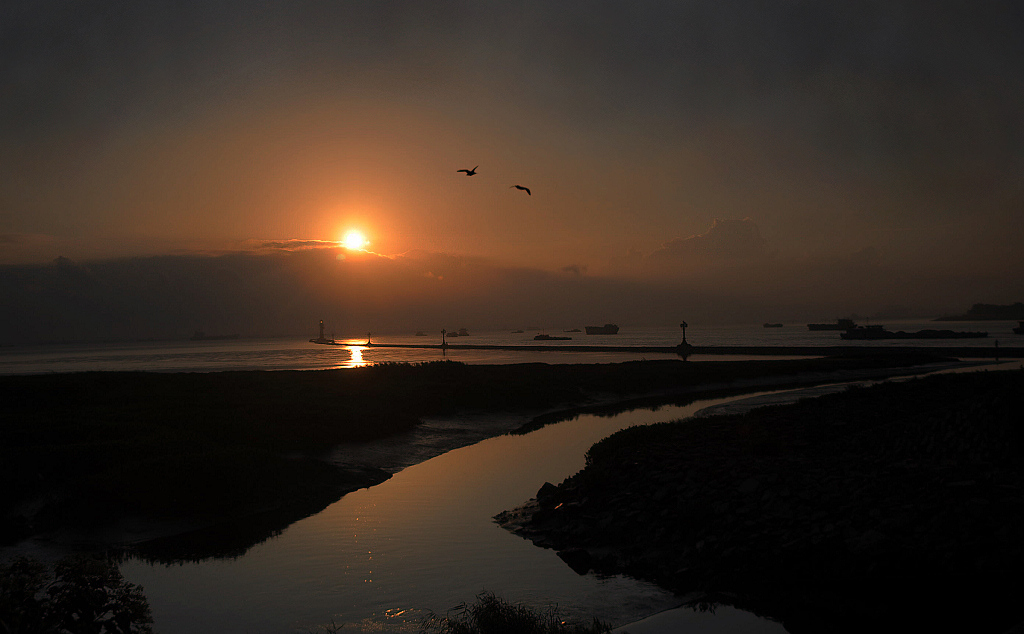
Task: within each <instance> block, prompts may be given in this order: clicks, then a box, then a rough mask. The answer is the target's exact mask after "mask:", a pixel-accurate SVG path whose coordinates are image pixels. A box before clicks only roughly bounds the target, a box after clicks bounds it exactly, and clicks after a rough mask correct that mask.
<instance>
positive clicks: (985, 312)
mask: <svg viewBox="0 0 1024 634" xmlns="http://www.w3.org/2000/svg"><path fill="white" fill-rule="evenodd" d="M1004 319H1007V320H1020V319H1024V304H1022V303H1021V302H1017V303H1015V304H975V305H973V306H971V309H970V310H968V311H967V312H966V313H964V314H963V315H945V316H943V317H938V318H936V319H935V320H934V321H1002V320H1004Z"/></svg>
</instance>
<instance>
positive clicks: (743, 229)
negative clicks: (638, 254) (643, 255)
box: [647, 218, 768, 275]
mask: <svg viewBox="0 0 1024 634" xmlns="http://www.w3.org/2000/svg"><path fill="white" fill-rule="evenodd" d="M767 253H768V247H767V243H766V241H765V239H764V238H763V237H761V231H760V229H759V228H758V226H757V225H756V224H755V223H754V221H753V220H751V219H750V218H744V219H743V220H722V219H718V218H716V219H715V220H714V221H713V222H712V224H711V228H710V229H708V230H707V231H706V232H705V233H702V234H699V235H692V236H689V237H687V238H673V239H672V240H669V241H668V242H666V243H665V244H663V245H662V246H661V248H659V249H658V250H656V251H654V252H653V253H651V254H650V255H649V256H648V258H647V259H648V262H649V263H650V264H651V265H652V266H653V267H655V268H656V269H657V270H658V271H661V272H663V273H676V274H679V275H686V274H688V273H692V272H693V269H700V270H703V269H706V268H708V267H711V266H715V265H718V264H722V263H735V262H749V261H751V260H757V259H760V258H763V257H764V256H766V255H767Z"/></svg>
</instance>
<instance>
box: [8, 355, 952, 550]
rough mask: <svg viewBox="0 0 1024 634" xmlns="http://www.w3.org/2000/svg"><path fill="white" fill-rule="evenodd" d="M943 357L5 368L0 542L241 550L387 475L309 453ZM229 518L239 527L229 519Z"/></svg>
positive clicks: (902, 368) (885, 369)
mask: <svg viewBox="0 0 1024 634" xmlns="http://www.w3.org/2000/svg"><path fill="white" fill-rule="evenodd" d="M938 360H939V359H938V358H936V357H932V356H893V355H885V356H882V357H869V358H839V359H802V360H777V361H768V360H766V361H742V362H715V363H706V364H703V363H695V362H683V361H638V362H628V363H621V364H586V365H582V364H581V365H548V364H520V365H510V366H467V365H464V364H461V363H452V362H435V363H427V364H420V365H404V364H385V365H380V366H371V367H368V368H361V369H347V370H335V371H330V370H328V371H306V372H294V371H281V372H220V373H207V374H203V373H191V374H165V373H142V372H129V373H122V372H111V373H99V372H95V373H79V374H67V375H42V376H21V377H0V419H2V420H4V421H5V424H4V425H3V427H2V428H0V471H2V474H0V475H2V476H3V478H2V481H3V482H5V483H6V485H5V491H4V500H5V502H4V504H3V508H2V509H0V511H2V516H0V519H2V523H0V528H2V531H0V538H2V539H0V543H6V544H12V543H14V542H16V541H18V540H20V539H23V538H26V537H30V536H33V535H37V536H38V535H41V534H51V535H53V534H54V531H61V532H63V533H67V531H68V530H72V531H73V532H75V533H78V534H80V535H86V536H90V537H89V539H92V540H93V541H94V542H95V543H96V544H98V545H101V546H102V544H104V543H111V542H113V543H116V542H118V541H122V542H123V541H128V542H131V541H136V540H137V539H138V538H139V536H140V535H142V536H145V535H147V534H150V535H151V533H152V531H147V530H143V531H141V532H139V531H136V533H137V534H132V533H131V532H125V530H123V529H122V528H121V527H122V526H123V525H126V524H135V525H142V526H144V527H145V526H147V522H148V523H149V525H151V526H153V527H156V528H157V529H159V527H161V526H164V527H167V526H172V527H177V528H175V529H174V532H177V533H181V532H182V531H183V530H186V529H187V528H188V527H217V526H220V527H221V528H225V527H226V529H225V530H221V531H220V533H221V534H225V535H228V536H229V537H230V536H231V535H232V534H236V535H237V536H238V537H239V539H237V540H235V542H234V543H231V544H228V543H226V542H224V541H223V540H209V542H208V543H207V542H206V541H205V538H201V537H196V539H192V540H190V541H191V543H190V544H189V545H188V546H187V547H185V548H184V550H183V552H181V553H179V554H176V553H174V552H173V551H174V548H170V547H169V548H162V549H159V550H160V553H159V554H156V555H155V556H156V557H158V558H160V559H164V558H171V559H173V558H174V557H176V556H182V557H185V558H197V557H206V556H234V555H237V554H239V553H240V552H244V550H245V549H247V548H248V547H251V546H252V545H254V544H255V543H259V541H262V540H263V539H266V538H267V537H269V536H271V535H273V534H274V533H275V532H276V531H279V530H281V529H282V528H284V527H285V526H287V525H288V524H290V523H291V522H293V521H296V520H298V519H301V518H303V517H306V516H308V515H310V514H312V513H315V512H318V511H319V510H321V509H322V508H324V507H325V506H327V505H328V504H330V503H331V502H333V501H335V500H337V499H338V498H340V497H341V496H342V495H344V494H345V493H347V492H350V491H352V490H355V489H358V488H362V487H366V486H371V485H373V484H376V483H377V482H380V481H382V480H384V479H386V478H387V477H389V474H388V473H387V472H384V471H381V470H379V469H373V468H372V466H368V465H358V466H357V467H358V468H356V466H353V467H348V466H347V465H345V464H344V460H341V463H340V464H328V463H327V462H324V461H323V460H322V459H320V458H318V457H320V456H323V455H324V453H325V452H326V451H327V450H328V449H329V448H331V447H339V448H343V447H344V446H345V444H346V443H352V442H357V443H358V442H365V441H367V440H373V439H384V438H399V437H400V436H401V434H404V433H407V432H408V431H409V430H412V429H414V428H415V427H416V426H417V425H418V424H419V423H418V421H419V419H420V418H421V417H424V416H444V415H458V414H459V413H460V412H483V411H487V412H519V413H520V414H521V415H523V414H525V415H527V416H528V417H533V416H536V415H541V414H544V413H550V412H556V411H563V412H571V411H577V410H578V409H579V408H581V407H592V406H607V405H608V404H609V403H613V402H628V403H630V404H632V405H633V406H640V405H641V404H654V403H656V402H662V403H669V402H672V401H673V400H677V399H679V398H695V397H696V394H698V393H699V392H700V391H701V386H705V388H706V389H730V386H731V389H735V390H740V391H742V390H744V389H757V388H756V385H755V384H756V383H758V382H759V381H764V380H772V381H775V382H776V383H775V384H776V385H779V384H784V383H791V382H799V383H800V384H807V383H813V382H818V383H821V382H828V381H830V380H836V377H841V376H849V373H850V372H863V371H872V372H880V373H883V374H885V373H898V372H915V371H920V370H914V369H913V367H914V366H917V365H920V364H922V363H924V364H927V363H934V362H936V361H938ZM908 368H910V369H908ZM712 386H715V387H712ZM464 440H465V439H464V438H463V439H459V440H454V439H453V440H452V442H463V441H464ZM442 444H443V443H442ZM236 518H243V519H242V522H241V524H239V523H237V519H236ZM232 521H235V522H236V523H235V524H234V526H236V527H239V526H241V525H242V524H244V525H245V526H246V529H245V530H241V529H238V530H236V529H232V528H231V526H232V524H231V522H232ZM250 529H251V530H250ZM157 532H158V533H159V532H160V531H159V530H157ZM164 532H166V531H164ZM228 541H230V540H228Z"/></svg>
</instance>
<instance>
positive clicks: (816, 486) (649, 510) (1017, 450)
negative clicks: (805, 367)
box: [497, 370, 1024, 633]
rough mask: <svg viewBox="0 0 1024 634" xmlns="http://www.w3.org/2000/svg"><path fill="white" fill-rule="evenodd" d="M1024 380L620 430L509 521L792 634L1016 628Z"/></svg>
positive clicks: (884, 393)
mask: <svg viewBox="0 0 1024 634" xmlns="http://www.w3.org/2000/svg"><path fill="white" fill-rule="evenodd" d="M1022 399H1024V372H1022V371H1020V370H1017V371H1008V372H985V373H972V374H961V375H946V376H934V377H928V378H925V379H914V380H911V381H907V382H905V383H899V384H883V385H879V386H875V387H871V388H857V389H854V390H851V391H848V392H845V393H842V394H835V395H830V396H824V397H821V398H818V399H809V400H806V401H801V402H799V403H796V404H793V405H786V406H777V407H771V408H764V409H760V410H755V411H753V412H751V413H748V414H745V415H738V416H721V417H712V418H707V419H699V420H691V421H685V422H679V423H666V424H660V425H653V426H649V427H637V428H631V429H627V430H624V431H623V432H620V433H618V434H615V435H613V436H612V437H610V438H608V439H606V440H604V441H602V442H600V443H598V444H596V445H594V446H593V447H592V448H591V450H590V451H589V452H588V455H587V467H586V468H585V469H584V470H583V471H581V472H580V473H578V474H577V475H575V476H573V477H572V478H569V479H567V480H566V481H565V482H563V483H562V484H561V485H559V486H557V487H556V486H554V485H551V484H545V485H544V486H543V487H542V488H541V489H540V491H538V495H537V498H536V499H535V500H532V501H531V502H530V503H529V504H528V505H526V506H525V507H523V508H521V509H517V510H515V511H509V512H506V513H503V514H501V515H499V516H498V518H497V519H498V521H499V522H501V523H502V524H503V525H505V526H506V527H508V528H510V529H511V530H515V531H516V532H518V533H519V534H521V535H523V536H524V537H527V538H529V539H531V540H533V541H534V542H535V543H537V544H538V545H541V546H545V547H549V548H554V549H556V550H558V551H559V554H560V556H561V557H562V558H563V559H564V560H565V561H566V562H567V563H568V564H569V565H570V566H572V567H573V568H574V569H575V570H576V571H577V572H580V573H581V574H582V573H584V572H587V571H590V570H593V571H597V572H601V573H622V572H625V573H628V574H631V575H633V576H637V577H640V578H646V579H650V580H653V581H656V582H658V583H660V584H662V585H664V586H666V587H669V588H672V589H674V590H676V591H678V592H680V593H690V592H698V593H701V594H700V596H701V597H702V599H703V600H705V601H711V602H715V601H717V602H724V603H731V604H734V605H737V606H739V607H744V608H746V609H751V610H753V611H755V612H758V613H760V614H763V615H766V616H769V617H772V618H775V619H778V620H780V621H782V622H783V624H784V625H785V626H786V627H787V629H789V630H790V631H791V632H794V633H796V632H822V631H830V632H833V631H850V632H853V631H879V630H880V631H892V630H894V629H897V628H908V629H906V631H921V630H925V629H928V628H931V627H941V628H942V629H943V630H946V629H949V628H950V627H952V628H956V629H959V630H960V631H977V632H985V631H989V632H1001V631H1004V630H1005V629H1006V628H1008V627H1009V626H1011V625H1013V624H1014V623H1015V622H1017V621H1019V620H1020V619H1021V616H1020V615H1019V612H1018V609H1017V608H1018V604H1019V603H1018V602H1019V597H1020V596H1021V590H1022V589H1024V582H1022V581H1021V579H1020V574H1019V571H1020V570H1021V567H1022V564H1024V478H1022V464H1024V463H1022V461H1021V458H1022V455H1024V452H1022V432H1021V425H1022V423H1021V422H1020V421H1021V420H1024V417H1022V416H1021V414H1022V407H1021V404H1022Z"/></svg>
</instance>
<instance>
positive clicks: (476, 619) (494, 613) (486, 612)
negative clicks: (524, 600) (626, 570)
mask: <svg viewBox="0 0 1024 634" xmlns="http://www.w3.org/2000/svg"><path fill="white" fill-rule="evenodd" d="M453 612H454V614H450V615H449V616H443V617H442V616H438V615H436V614H431V615H430V616H428V617H427V618H425V619H424V620H423V624H422V627H421V629H420V632H421V633H422V634H430V633H436V634H603V633H606V632H610V631H611V627H610V626H608V625H606V624H605V623H602V622H601V621H598V620H597V619H594V621H593V623H591V624H590V625H581V624H579V623H570V622H566V621H564V620H562V618H561V617H560V616H559V615H558V610H557V609H555V608H551V609H548V610H542V611H537V610H533V609H531V608H529V607H527V606H524V605H522V604H518V603H509V602H508V601H505V600H504V599H501V598H499V597H496V596H494V595H493V594H491V593H490V592H485V593H483V594H480V595H479V596H477V600H476V603H474V604H472V605H466V604H462V605H460V606H458V607H457V608H455V609H454V611H453Z"/></svg>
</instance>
